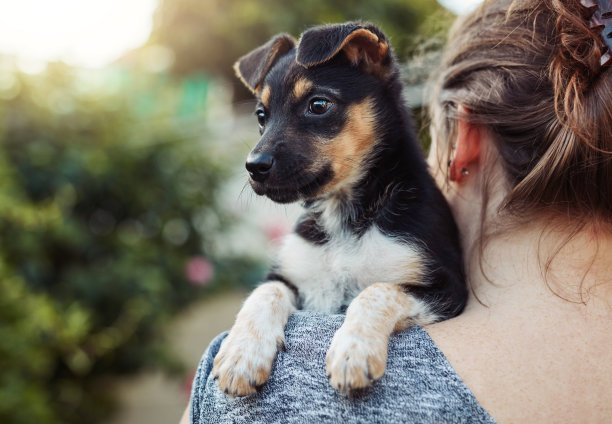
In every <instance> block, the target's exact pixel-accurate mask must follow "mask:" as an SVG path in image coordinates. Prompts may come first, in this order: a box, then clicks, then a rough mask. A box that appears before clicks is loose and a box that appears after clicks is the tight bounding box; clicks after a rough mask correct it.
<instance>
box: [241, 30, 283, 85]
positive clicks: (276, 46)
mask: <svg viewBox="0 0 612 424" xmlns="http://www.w3.org/2000/svg"><path fill="white" fill-rule="evenodd" d="M294 47H295V40H294V39H293V37H291V36H290V35H288V34H278V35H276V36H274V37H273V38H272V39H271V40H270V41H268V42H267V43H266V44H264V45H263V46H260V47H258V48H256V49H255V50H253V51H252V52H250V53H248V54H246V55H244V56H242V57H241V58H240V59H238V61H237V62H236V63H235V64H234V70H235V71H236V75H237V76H238V78H240V80H241V81H242V82H243V83H244V85H246V86H247V88H248V89H249V90H251V91H252V92H253V94H255V93H256V92H257V91H259V90H260V89H261V87H260V86H261V83H262V82H263V80H264V78H265V77H266V75H267V74H268V72H269V71H270V69H271V68H272V66H274V64H275V63H276V61H277V60H278V59H280V58H281V57H282V56H284V55H285V54H287V52H289V51H290V50H291V49H292V48H294Z"/></svg>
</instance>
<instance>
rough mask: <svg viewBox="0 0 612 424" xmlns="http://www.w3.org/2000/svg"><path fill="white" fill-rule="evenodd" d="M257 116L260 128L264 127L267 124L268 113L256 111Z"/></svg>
mask: <svg viewBox="0 0 612 424" xmlns="http://www.w3.org/2000/svg"><path fill="white" fill-rule="evenodd" d="M255 116H256V117H257V123H258V124H259V126H260V127H263V126H264V125H265V123H266V112H264V111H263V109H257V110H256V111H255Z"/></svg>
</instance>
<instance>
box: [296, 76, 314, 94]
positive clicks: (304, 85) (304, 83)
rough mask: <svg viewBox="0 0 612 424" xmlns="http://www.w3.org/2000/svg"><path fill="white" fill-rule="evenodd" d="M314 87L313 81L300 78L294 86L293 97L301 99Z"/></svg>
mask: <svg viewBox="0 0 612 424" xmlns="http://www.w3.org/2000/svg"><path fill="white" fill-rule="evenodd" d="M311 87H312V81H310V80H307V79H306V78H300V79H299V80H297V82H296V83H295V85H294V86H293V97H294V98H296V99H301V98H302V97H303V96H304V95H305V94H306V93H307V92H308V90H310V88H311Z"/></svg>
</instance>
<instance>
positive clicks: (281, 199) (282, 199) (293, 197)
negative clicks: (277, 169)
mask: <svg viewBox="0 0 612 424" xmlns="http://www.w3.org/2000/svg"><path fill="white" fill-rule="evenodd" d="M249 182H250V183H251V187H252V188H253V191H254V192H255V193H256V194H258V195H260V196H266V197H267V198H269V199H270V200H272V201H273V202H276V203H293V202H296V201H298V200H300V199H301V198H302V193H300V191H299V190H298V189H291V188H287V187H284V188H279V187H273V186H270V185H267V184H262V183H258V182H256V181H253V180H250V181H249Z"/></svg>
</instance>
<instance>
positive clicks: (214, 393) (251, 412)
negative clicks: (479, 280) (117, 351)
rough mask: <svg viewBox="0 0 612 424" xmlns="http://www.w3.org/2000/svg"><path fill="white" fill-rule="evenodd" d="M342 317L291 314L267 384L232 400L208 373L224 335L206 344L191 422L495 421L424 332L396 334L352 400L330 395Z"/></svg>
mask: <svg viewBox="0 0 612 424" xmlns="http://www.w3.org/2000/svg"><path fill="white" fill-rule="evenodd" d="M343 320H344V315H331V316H330V315H323V314H319V313H314V312H304V311H299V312H296V313H294V314H293V315H292V316H291V318H290V319H289V322H288V324H287V326H286V329H285V337H286V346H287V350H286V352H280V353H279V354H278V356H277V358H276V361H275V363H274V367H273V369H272V376H271V377H270V380H268V382H267V383H266V384H265V385H264V386H263V387H262V389H261V390H260V391H259V392H258V393H257V394H255V395H252V396H247V397H243V398H231V397H229V396H227V395H225V394H224V393H222V392H221V391H219V389H218V387H217V383H216V381H214V380H213V379H212V377H211V375H210V372H211V369H212V364H213V359H214V357H215V355H216V354H217V352H218V350H219V346H220V345H221V342H222V341H223V339H224V338H225V336H226V334H222V335H220V336H218V337H217V338H216V339H215V340H213V342H212V343H211V344H210V346H209V347H208V349H207V350H206V352H205V353H204V356H203V357H202V361H201V362H200V366H199V367H198V370H197V373H196V376H195V379H194V383H193V390H192V395H191V422H192V423H194V424H195V423H198V424H208V423H266V424H267V423H476V424H479V423H494V422H495V421H494V420H493V418H491V416H489V414H488V413H487V412H486V411H485V410H484V409H483V408H482V407H481V406H480V405H479V404H478V401H477V400H476V399H475V398H474V395H473V394H472V392H471V391H470V390H469V389H468V388H467V387H466V386H465V384H463V382H462V381H461V379H460V378H459V376H458V375H457V374H456V373H455V371H454V370H453V369H452V367H451V366H450V364H449V363H448V361H447V360H446V358H445V357H444V355H443V354H442V352H440V350H438V348H437V347H436V345H435V344H434V342H433V341H432V340H431V338H430V337H429V335H428V334H427V332H426V331H425V330H423V328H421V327H412V328H410V329H409V330H406V331H403V332H401V333H398V334H395V335H393V336H392V337H391V340H390V344H389V359H388V361H387V371H386V372H385V375H384V376H383V377H382V378H381V379H380V380H379V381H377V382H375V383H374V385H373V386H372V387H371V388H369V389H364V390H362V391H360V392H358V393H355V394H352V395H351V396H345V395H343V394H341V393H339V392H337V391H336V390H334V389H333V388H332V387H331V386H330V385H329V383H328V381H327V377H326V375H325V354H326V352H327V349H328V347H329V344H330V342H331V339H332V336H333V335H334V333H335V331H336V330H337V329H338V328H339V327H340V325H341V324H342V322H343Z"/></svg>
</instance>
